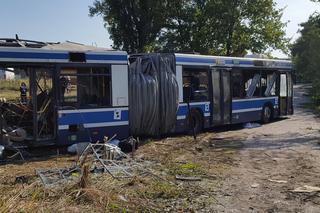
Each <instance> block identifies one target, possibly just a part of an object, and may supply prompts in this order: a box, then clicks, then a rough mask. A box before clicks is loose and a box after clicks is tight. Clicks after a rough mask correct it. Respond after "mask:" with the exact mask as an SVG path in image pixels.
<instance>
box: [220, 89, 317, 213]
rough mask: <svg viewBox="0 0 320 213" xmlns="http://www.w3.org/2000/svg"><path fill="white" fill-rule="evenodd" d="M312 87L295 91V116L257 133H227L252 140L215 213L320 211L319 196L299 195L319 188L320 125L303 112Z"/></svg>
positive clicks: (246, 144) (239, 156) (238, 159)
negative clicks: (306, 188)
mask: <svg viewBox="0 0 320 213" xmlns="http://www.w3.org/2000/svg"><path fill="white" fill-rule="evenodd" d="M307 91H308V86H305V85H298V86H295V115H294V116H291V117H289V118H287V119H283V120H280V121H277V122H274V123H271V124H268V125H263V126H262V127H260V128H256V129H250V130H248V129H243V130H236V131H229V132H223V133H220V134H219V135H220V136H221V137H230V136H232V137H235V138H237V137H242V138H246V139H247V140H246V141H245V142H244V147H243V148H242V149H241V150H240V151H239V153H238V154H237V155H236V156H235V161H234V165H235V166H233V168H232V169H231V170H230V171H229V172H227V174H226V178H225V181H224V184H223V187H222V188H221V190H219V191H217V192H216V198H217V200H218V201H219V203H220V205H218V206H217V209H215V210H216V212H308V213H311V212H320V193H318V192H312V193H294V192H292V190H294V189H295V188H297V187H302V186H305V185H308V186H314V187H320V145H319V144H318V143H319V142H320V124H319V121H318V120H317V118H316V116H315V115H314V114H313V113H312V111H310V110H308V109H306V108H304V107H303V105H304V104H305V103H308V102H309V101H310V100H309V98H308V96H307Z"/></svg>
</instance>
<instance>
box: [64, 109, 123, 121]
mask: <svg viewBox="0 0 320 213" xmlns="http://www.w3.org/2000/svg"><path fill="white" fill-rule="evenodd" d="M128 119H129V112H128V111H127V110H122V111H121V119H119V120H116V119H114V112H113V111H107V112H79V113H66V114H63V113H62V116H61V117H60V118H59V125H70V124H84V123H86V124H88V123H103V122H119V121H128Z"/></svg>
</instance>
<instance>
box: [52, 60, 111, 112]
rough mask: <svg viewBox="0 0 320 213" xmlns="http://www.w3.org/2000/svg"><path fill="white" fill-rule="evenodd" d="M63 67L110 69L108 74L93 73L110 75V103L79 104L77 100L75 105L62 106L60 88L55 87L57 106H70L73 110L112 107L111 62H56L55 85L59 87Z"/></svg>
mask: <svg viewBox="0 0 320 213" xmlns="http://www.w3.org/2000/svg"><path fill="white" fill-rule="evenodd" d="M63 68H72V69H78V68H106V69H108V70H109V71H110V73H109V74H95V75H94V76H99V75H100V76H110V100H111V102H110V105H109V106H80V105H79V102H78V101H77V103H76V105H75V106H74V105H70V106H64V104H63V103H61V93H60V90H59V89H57V93H58V94H57V104H58V107H59V108H62V109H64V108H68V107H70V108H72V109H74V110H76V109H110V108H114V107H113V103H112V93H113V82H112V64H96V63H93V64H91V63H90V64H88V63H86V64H82V63H67V64H58V65H57V66H56V70H57V71H56V73H57V76H58V78H57V81H58V82H57V87H59V88H60V82H59V79H60V76H61V70H62V69H63ZM66 75H69V74H66ZM69 76H88V75H87V74H70V75H69Z"/></svg>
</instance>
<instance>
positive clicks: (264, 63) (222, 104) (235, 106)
mask: <svg viewBox="0 0 320 213" xmlns="http://www.w3.org/2000/svg"><path fill="white" fill-rule="evenodd" d="M1 70H10V71H11V72H14V73H15V76H16V77H15V78H16V79H15V80H14V81H6V80H0V113H1V114H0V125H1V126H0V130H1V131H0V132H1V133H0V134H1V135H0V136H1V140H2V142H3V141H4V142H5V141H6V140H7V139H6V137H8V136H9V137H10V138H9V139H8V140H13V141H16V142H22V143H23V144H24V145H31V146H45V145H64V146H65V145H70V144H74V143H80V142H96V141H98V140H100V141H101V140H103V137H104V136H107V137H109V138H110V137H112V136H114V135H115V134H116V135H117V138H118V139H124V138H127V137H128V136H130V135H133V136H160V135H166V134H170V133H182V132H187V131H188V132H196V133H198V132H201V131H202V130H203V129H206V128H210V127H214V126H220V125H229V124H239V123H246V122H252V121H262V122H263V123H267V122H269V121H271V120H272V119H274V118H278V117H280V116H286V115H290V114H293V81H292V63H291V62H290V61H287V60H271V59H257V58H233V57H216V56H201V55H194V54H157V53H155V54H144V55H131V56H130V57H129V56H128V55H127V53H126V52H122V51H113V50H109V49H104V48H96V47H91V46H85V45H81V44H76V43H72V42H66V43H43V42H36V41H27V40H18V39H0V71H1ZM10 82H11V83H10ZM12 82H14V84H13V83H12Z"/></svg>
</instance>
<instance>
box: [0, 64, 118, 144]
mask: <svg viewBox="0 0 320 213" xmlns="http://www.w3.org/2000/svg"><path fill="white" fill-rule="evenodd" d="M8 67H10V70H12V69H13V70H14V71H15V72H16V73H19V75H20V80H19V81H18V82H19V83H22V82H24V83H25V84H26V88H27V94H26V97H25V99H23V97H21V91H19V87H20V86H21V85H19V84H15V85H13V86H14V87H15V88H12V89H13V91H15V93H14V94H9V96H8V94H1V92H0V98H1V99H0V112H1V125H2V127H3V128H1V129H4V130H5V132H3V131H1V134H5V133H6V132H10V131H13V130H15V129H19V130H20V131H17V132H16V134H17V135H16V137H17V138H16V140H17V141H21V142H22V141H26V142H30V144H32V145H44V144H45V142H47V143H48V144H54V142H55V140H56V138H57V126H58V125H57V120H58V119H57V116H58V115H57V111H58V110H59V109H62V110H66V109H67V110H68V109H90V108H100V107H110V106H111V105H112V103H111V102H112V98H111V97H112V95H111V92H112V90H111V67H108V66H107V67H106V66H101V65H94V66H93V65H83V64H81V65H80V64H79V65H75V64H73V65H52V66H44V65H34V64H29V65H26V64H24V65H17V64H11V65H10V64H0V69H2V70H5V69H8ZM77 131H78V130H77ZM33 142H42V143H40V144H39V143H35V144H33Z"/></svg>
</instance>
